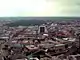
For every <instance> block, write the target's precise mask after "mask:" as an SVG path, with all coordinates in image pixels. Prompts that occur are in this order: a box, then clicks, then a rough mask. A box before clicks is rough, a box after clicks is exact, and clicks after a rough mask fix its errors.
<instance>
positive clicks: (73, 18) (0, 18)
mask: <svg viewBox="0 0 80 60" xmlns="http://www.w3.org/2000/svg"><path fill="white" fill-rule="evenodd" d="M76 19H77V20H80V17H0V20H76Z"/></svg>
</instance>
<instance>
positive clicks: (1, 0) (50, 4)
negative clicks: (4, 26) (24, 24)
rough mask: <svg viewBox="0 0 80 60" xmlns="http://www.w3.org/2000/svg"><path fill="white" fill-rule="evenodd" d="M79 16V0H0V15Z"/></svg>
mask: <svg viewBox="0 0 80 60" xmlns="http://www.w3.org/2000/svg"><path fill="white" fill-rule="evenodd" d="M37 16H38V17H39V16H41V17H42V16H48V17H49V16H51V17H54V16H71V17H72V16H75V17H80V0H0V17H37Z"/></svg>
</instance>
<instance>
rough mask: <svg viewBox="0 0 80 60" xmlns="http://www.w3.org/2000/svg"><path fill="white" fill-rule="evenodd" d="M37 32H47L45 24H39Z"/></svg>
mask: <svg viewBox="0 0 80 60" xmlns="http://www.w3.org/2000/svg"><path fill="white" fill-rule="evenodd" d="M38 33H48V31H47V28H46V26H39V30H38Z"/></svg>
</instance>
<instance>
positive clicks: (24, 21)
mask: <svg viewBox="0 0 80 60" xmlns="http://www.w3.org/2000/svg"><path fill="white" fill-rule="evenodd" d="M0 20H11V21H15V22H13V23H10V24H7V25H8V26H29V25H41V24H44V23H45V22H46V21H47V20H50V21H55V20H56V21H62V20H65V21H69V20H80V17H2V18H0Z"/></svg>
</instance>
